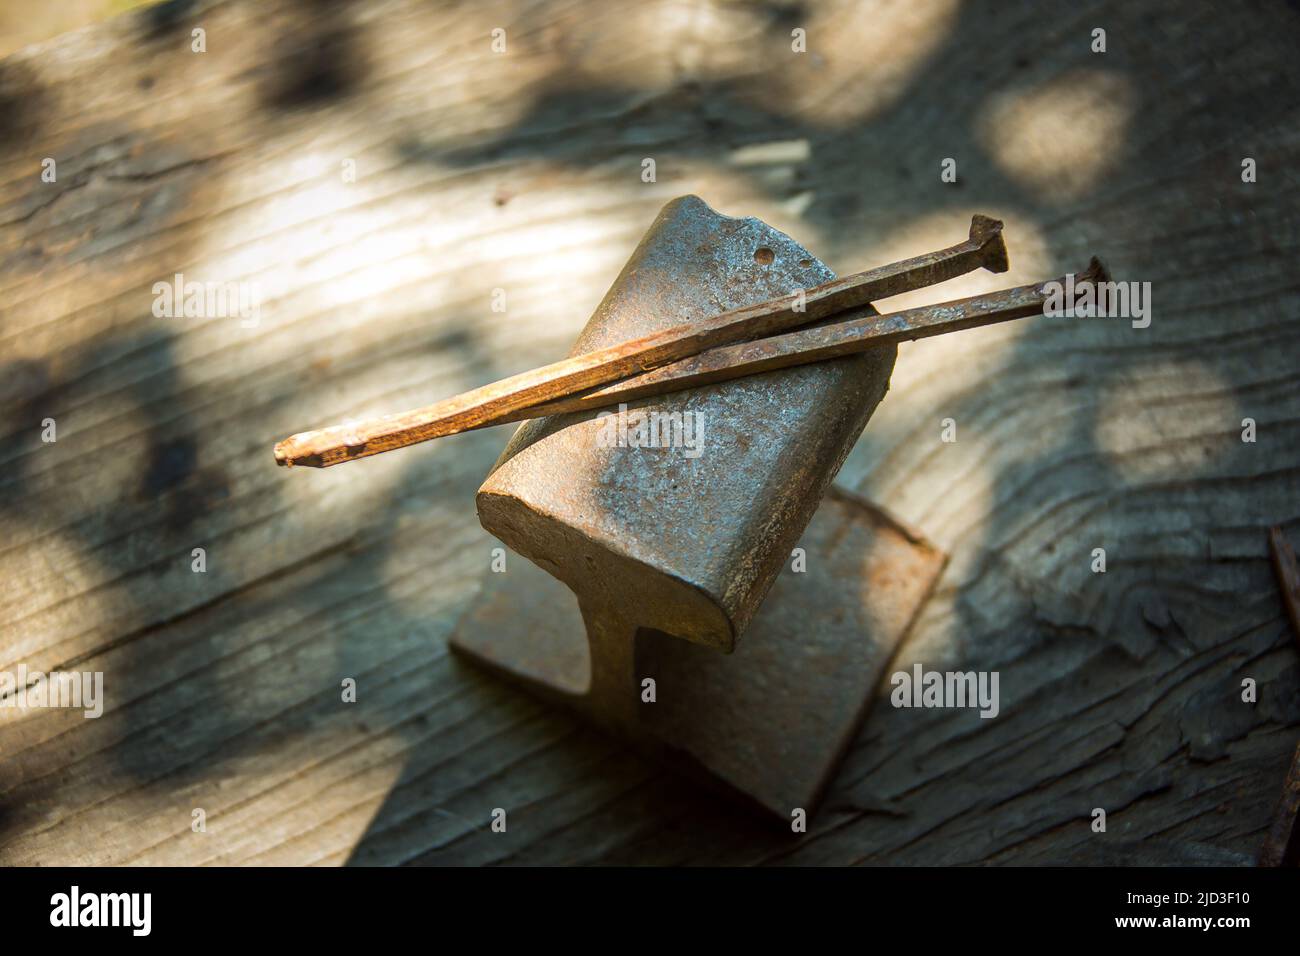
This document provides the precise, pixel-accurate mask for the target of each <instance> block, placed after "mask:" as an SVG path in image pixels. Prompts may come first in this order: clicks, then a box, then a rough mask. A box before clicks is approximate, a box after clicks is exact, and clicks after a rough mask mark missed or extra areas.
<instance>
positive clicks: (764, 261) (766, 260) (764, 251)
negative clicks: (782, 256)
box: [754, 246, 776, 266]
mask: <svg viewBox="0 0 1300 956" xmlns="http://www.w3.org/2000/svg"><path fill="white" fill-rule="evenodd" d="M775 258H776V253H774V252H773V251H772V250H771V249H769V248H768V247H767V246H759V247H758V248H757V249H755V250H754V261H755V262H757V263H758V264H759V265H760V266H770V265H771V264H772V260H773V259H775Z"/></svg>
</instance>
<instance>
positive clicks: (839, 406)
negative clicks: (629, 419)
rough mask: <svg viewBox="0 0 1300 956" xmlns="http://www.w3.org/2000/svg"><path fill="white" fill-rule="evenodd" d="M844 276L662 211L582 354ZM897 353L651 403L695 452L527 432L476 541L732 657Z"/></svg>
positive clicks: (485, 509)
mask: <svg viewBox="0 0 1300 956" xmlns="http://www.w3.org/2000/svg"><path fill="white" fill-rule="evenodd" d="M832 277H833V273H832V272H831V271H830V270H829V269H828V268H827V267H826V266H825V265H823V264H822V263H821V262H819V261H818V260H817V259H815V258H814V257H813V256H812V255H811V254H810V253H809V252H808V251H807V250H805V249H804V248H802V247H801V246H799V245H798V244H797V243H796V242H794V241H793V240H792V239H790V238H789V237H788V236H785V235H783V234H781V233H779V232H777V231H776V230H774V229H772V228H771V227H770V226H768V225H766V224H765V223H762V222H760V221H759V220H757V219H752V218H750V219H730V218H727V217H725V216H721V215H719V214H718V213H716V212H714V211H713V210H712V209H710V208H709V207H708V206H707V205H706V204H705V203H704V202H703V201H701V200H700V199H698V198H696V197H694V196H687V197H683V198H681V199H677V200H674V201H673V202H671V203H669V204H668V205H667V206H665V207H664V209H663V211H662V212H661V213H660V215H659V217H658V219H657V220H656V221H655V223H654V224H653V225H652V226H651V227H650V229H649V231H648V232H647V233H646V236H645V237H644V239H643V240H642V242H641V244H640V245H639V246H638V248H637V249H636V251H635V252H634V253H633V255H632V258H631V259H630V260H629V262H628V263H627V265H626V267H625V268H624V270H623V272H622V274H621V275H620V276H619V277H618V279H617V280H616V281H615V283H614V285H613V287H612V288H611V289H610V291H609V293H608V294H607V295H606V297H605V299H604V301H603V302H601V304H600V306H599V307H598V308H597V310H596V312H595V314H594V315H593V316H592V318H591V320H590V322H589V323H588V324H587V327H586V328H585V329H584V331H583V332H582V334H581V336H580V337H579V339H578V341H577V344H576V345H575V346H574V349H573V352H574V354H577V353H580V352H584V351H588V350H591V349H595V348H600V347H602V346H606V345H610V344H613V343H616V342H620V341H623V340H625V339H627V338H629V337H631V336H636V335H643V334H646V333H648V332H652V331H655V330H658V329H663V328H669V327H671V326H674V325H679V324H682V323H684V322H687V321H691V320H697V319H700V318H703V317H705V316H708V315H711V314H715V313H717V312H721V311H725V310H727V309H732V308H737V307H739V306H743V305H747V304H750V303H754V302H760V301H763V300H764V299H770V298H774V297H776V296H778V295H782V294H788V293H790V292H793V291H795V290H796V289H800V288H810V287H812V286H814V285H817V284H819V283H822V282H826V281H828V280H829V279H831V278H832ZM895 354H896V350H895V349H894V348H892V347H888V348H882V349H877V350H874V351H872V352H869V353H866V354H863V355H860V356H854V357H851V358H845V359H837V360H834V361H829V362H823V363H820V364H818V365H816V366H809V367H802V368H793V369H783V370H780V371H776V372H770V373H766V374H762V375H756V376H752V377H750V378H747V379H744V380H739V381H733V382H726V383H722V384H718V385H711V386H706V387H701V388H696V389H691V390H687V391H683V392H677V393H673V394H671V395H667V396H661V397H659V398H655V399H645V400H643V401H640V402H635V403H632V404H631V408H632V409H637V410H641V411H642V412H651V411H654V412H660V413H674V412H676V413H684V412H691V413H693V414H694V415H695V416H696V420H697V421H703V423H704V441H703V450H702V453H701V454H700V455H699V456H698V457H695V458H689V457H687V456H685V455H683V454H682V453H681V450H680V449H664V448H653V449H645V448H640V449H638V448H619V447H613V448H602V447H600V446H599V441H598V439H599V436H600V434H601V432H602V430H603V429H604V428H605V425H604V423H603V422H602V421H601V420H599V419H598V417H597V416H595V415H593V414H591V413H585V414H571V415H563V416H556V417H552V418H547V419H541V420H534V421H529V422H526V423H525V424H523V425H522V426H520V428H519V429H518V430H517V431H516V433H515V435H514V437H513V438H512V440H511V441H510V444H509V445H508V446H507V448H506V450H505V451H504V452H503V454H502V456H501V459H500V460H499V461H498V463H497V466H496V467H495V469H494V471H493V473H492V474H491V475H490V476H489V477H488V479H487V481H485V482H484V484H483V486H482V488H480V489H479V494H478V511H479V519H480V521H481V523H482V524H483V526H484V527H485V528H486V529H487V530H488V531H490V532H492V533H493V534H495V535H496V536H497V537H499V538H501V539H502V540H503V541H505V542H506V544H508V545H510V547H512V548H513V549H514V550H516V551H518V552H519V553H521V554H523V555H525V556H527V557H529V558H531V559H532V560H534V561H536V562H537V563H538V564H540V565H541V566H542V567H543V568H545V569H546V570H547V571H549V572H550V573H552V574H554V575H556V576H557V577H559V578H560V579H561V580H563V581H565V582H566V583H567V584H569V586H570V587H572V588H573V589H574V591H575V592H576V593H577V594H578V595H579V596H580V598H581V599H582V600H583V601H584V602H585V603H588V604H591V605H593V606H600V607H603V608H609V609H614V610H616V611H617V613H618V614H619V616H621V617H623V618H625V619H626V620H628V621H630V622H634V623H636V624H639V625H642V626H646V627H651V628H654V629H656V630H660V631H664V632H667V633H670V634H673V635H675V636H677V637H681V638H685V639H687V640H691V641H696V642H698V643H701V644H707V645H710V646H712V647H716V648H720V649H722V650H724V651H730V650H732V649H733V647H734V645H735V641H736V638H737V636H738V635H739V634H740V633H741V632H742V631H743V630H744V628H745V626H746V624H748V622H749V620H750V619H751V618H752V616H753V614H754V612H755V610H756V609H757V608H758V606H759V604H760V603H761V601H762V600H763V597H764V595H765V594H766V593H767V590H768V588H769V587H770V586H771V583H772V581H773V580H774V579H775V577H776V575H777V573H778V572H779V570H780V568H781V566H782V564H783V562H784V561H785V559H786V558H787V557H788V555H789V553H790V548H791V547H792V545H793V543H794V540H795V539H796V538H797V537H798V535H799V534H800V532H801V531H802V530H803V528H804V527H805V525H806V524H807V522H808V520H809V518H810V517H811V516H812V513H813V511H814V510H815V508H816V506H817V502H818V501H819V500H820V499H821V496H822V494H823V492H824V491H825V489H826V486H827V484H828V483H829V482H830V480H831V478H832V477H833V476H834V474H835V472H836V471H837V470H838V469H839V466H840V464H841V463H842V462H843V460H844V457H845V456H846V455H847V454H848V452H849V450H850V449H851V448H852V446H853V443H854V442H855V441H856V439H857V437H858V435H859V434H860V433H861V431H862V428H863V427H864V426H865V425H866V422H867V419H868V418H869V417H870V414H871V412H872V411H873V410H874V408H875V406H876V405H877V404H878V403H879V401H880V399H881V398H882V397H883V396H884V393H885V391H886V389H887V388H888V383H889V375H890V373H891V372H892V370H893V364H894V358H895Z"/></svg>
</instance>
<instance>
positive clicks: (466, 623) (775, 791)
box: [451, 489, 945, 821]
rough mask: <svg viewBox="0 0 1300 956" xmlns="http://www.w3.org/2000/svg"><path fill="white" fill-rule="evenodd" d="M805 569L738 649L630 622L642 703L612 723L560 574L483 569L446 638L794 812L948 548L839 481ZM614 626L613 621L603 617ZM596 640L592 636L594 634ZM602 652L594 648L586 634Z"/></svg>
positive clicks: (821, 776) (812, 801)
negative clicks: (650, 697) (647, 685)
mask: <svg viewBox="0 0 1300 956" xmlns="http://www.w3.org/2000/svg"><path fill="white" fill-rule="evenodd" d="M799 546H800V547H802V548H803V549H804V550H805V551H806V556H807V569H806V571H804V572H801V573H796V572H794V571H793V570H791V569H789V568H787V569H786V570H785V571H784V572H782V574H781V575H780V576H779V577H778V578H777V581H776V584H775V585H774V586H773V588H772V591H771V593H770V594H769V596H768V599H767V600H766V601H765V602H764V603H763V606H762V607H761V608H759V610H758V613H757V614H756V615H755V617H754V620H753V622H752V624H751V625H750V627H749V629H748V631H747V632H746V634H745V639H744V641H742V642H741V643H740V645H738V647H737V649H736V652H735V653H734V654H729V655H728V654H719V653H718V652H717V651H716V650H713V649H711V648H707V647H702V646H700V645H698V644H691V643H688V642H686V641H682V640H679V639H677V638H675V637H669V636H668V635H665V634H662V633H658V632H649V631H644V630H638V629H636V628H634V627H629V628H628V629H627V631H626V632H622V633H620V632H617V631H616V632H615V634H614V635H613V636H614V637H615V638H618V639H621V640H623V641H625V642H626V643H627V645H628V646H629V647H634V648H635V651H634V653H635V666H634V670H635V674H636V676H637V677H638V678H643V677H652V678H654V680H655V681H656V700H655V702H654V703H644V702H642V701H641V700H640V697H639V691H640V686H639V682H638V684H637V685H636V686H633V687H625V688H624V692H625V693H626V695H627V696H628V697H629V698H630V699H631V700H632V701H633V702H634V706H635V708H636V709H635V715H634V719H632V720H631V721H630V722H628V723H623V724H621V725H619V724H618V722H617V721H616V720H612V719H611V717H610V715H609V714H608V713H607V712H606V710H605V703H604V702H603V701H601V700H599V699H595V698H593V697H592V696H590V695H586V694H584V693H582V690H583V688H584V687H586V686H587V685H588V681H589V666H590V665H589V660H588V650H587V637H586V633H585V628H586V627H588V626H591V625H592V624H593V621H592V620H591V618H590V616H589V617H588V620H587V622H586V624H585V625H584V621H583V616H582V614H581V612H580V611H579V608H578V603H577V601H576V600H575V598H574V595H573V594H572V592H570V591H569V590H568V589H567V588H566V587H565V586H564V585H563V584H561V583H559V582H558V581H556V580H555V579H554V578H552V577H550V576H549V575H547V574H546V573H544V572H543V571H541V570H540V569H538V568H537V567H536V566H534V565H532V564H530V563H529V562H526V561H520V560H512V561H511V562H509V564H508V570H507V571H506V573H503V574H488V575H487V576H486V580H485V582H484V590H483V593H482V594H481V595H480V596H479V598H478V599H477V600H476V601H475V602H474V603H473V604H472V605H471V606H470V608H469V610H468V611H467V612H466V613H465V615H464V616H463V617H462V618H461V620H460V622H459V623H458V625H457V627H456V630H455V632H454V634H453V636H452V639H451V642H452V646H453V647H455V648H456V649H457V650H458V651H459V652H461V653H463V654H468V655H470V656H471V657H472V658H473V659H474V660H475V661H476V662H478V663H480V664H485V665H487V666H489V667H490V668H491V669H493V670H494V671H496V672H497V673H498V674H499V675H500V676H503V677H507V678H509V679H512V680H515V681H519V682H522V683H523V684H524V685H525V686H526V687H528V689H529V690H531V691H532V692H533V693H536V694H539V695H541V696H542V697H543V698H544V699H547V700H548V701H550V702H552V703H560V704H563V705H565V706H568V707H570V708H573V709H576V710H578V711H579V712H580V713H583V714H585V716H587V717H589V718H591V719H593V720H594V721H596V722H597V723H600V724H601V725H603V726H606V727H612V729H615V730H617V731H619V732H620V733H622V734H623V735H624V736H625V737H628V738H629V739H631V740H632V741H633V742H634V743H635V744H637V745H638V746H639V747H640V748H641V749H643V750H647V751H649V752H651V753H652V754H653V755H654V756H656V757H659V758H662V759H666V760H667V761H668V762H669V763H670V764H671V765H673V766H676V767H678V768H679V769H684V770H686V771H687V772H688V773H696V774H699V773H701V772H703V773H705V774H707V775H708V777H710V778H712V779H716V780H718V781H720V782H722V783H723V784H724V785H725V787H726V788H727V789H728V790H730V791H734V792H737V793H740V794H744V795H745V796H747V797H748V798H749V799H751V800H753V801H754V802H755V803H757V804H758V805H759V806H761V807H763V808H764V809H766V810H768V811H770V812H772V813H773V814H775V815H777V816H778V817H780V818H782V819H783V820H785V821H789V819H790V812H791V810H792V809H793V808H795V807H802V808H804V809H805V810H808V811H810V812H811V811H812V809H813V808H814V807H815V806H816V805H817V803H818V800H819V798H820V796H821V794H822V792H823V790H824V789H825V787H826V785H827V783H828V782H829V781H830V780H831V778H832V776H833V773H834V770H835V767H836V765H837V763H838V761H839V758H840V756H841V754H842V753H843V751H844V749H845V748H846V747H847V746H848V745H849V743H850V742H851V741H852V738H853V736H854V734H855V733H856V731H857V729H858V727H859V726H860V724H861V720H862V716H863V712H864V708H866V707H867V706H868V705H869V704H870V701H871V694H872V691H873V690H874V688H875V687H877V686H878V685H879V683H880V679H881V676H882V673H883V670H884V668H885V666H886V664H887V663H888V661H889V659H890V658H891V657H892V656H893V654H894V651H895V649H896V648H897V646H898V644H899V642H900V641H901V640H902V638H903V636H904V634H905V633H906V631H907V628H908V626H909V624H910V622H911V620H912V618H913V617H914V616H915V614H916V612H917V611H918V610H919V608H920V607H921V605H922V604H923V603H924V601H925V598H926V596H927V595H928V593H929V591H930V589H931V588H932V587H933V585H934V582H935V581H936V580H937V578H938V576H939V573H940V572H941V570H942V568H943V564H944V561H945V557H944V555H943V554H942V552H940V551H939V550H938V549H937V548H935V547H934V546H933V545H931V544H929V543H928V542H926V541H924V540H922V539H921V538H920V537H918V536H917V535H916V534H915V533H914V532H910V531H909V530H907V529H906V528H903V527H902V526H900V525H899V524H897V523H896V522H895V521H893V520H891V519H890V518H888V517H887V516H885V515H883V514H882V513H881V512H879V511H878V510H877V509H875V508H873V507H871V506H870V505H868V504H867V503H865V502H862V501H860V500H859V499H857V498H855V497H852V496H849V495H846V494H844V493H842V492H838V491H836V490H834V489H832V490H831V492H830V493H828V494H827V496H826V499H825V500H824V501H823V502H822V506H821V507H820V508H819V509H818V511H817V513H816V514H815V515H814V516H813V519H812V521H811V523H810V524H809V525H808V528H807V529H806V531H805V532H804V534H803V535H802V537H800V539H799ZM602 622H603V626H610V627H614V628H618V627H619V624H618V622H617V619H608V618H605V619H602V620H601V621H596V622H594V623H595V624H596V626H598V627H599V626H602ZM595 639H596V640H599V636H598V635H596V636H595ZM593 650H595V648H593Z"/></svg>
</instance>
